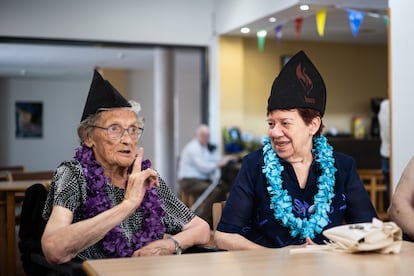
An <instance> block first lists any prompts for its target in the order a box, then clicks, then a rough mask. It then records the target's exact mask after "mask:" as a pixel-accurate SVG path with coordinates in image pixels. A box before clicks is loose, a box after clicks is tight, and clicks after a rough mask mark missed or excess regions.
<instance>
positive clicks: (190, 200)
mask: <svg viewBox="0 0 414 276" xmlns="http://www.w3.org/2000/svg"><path fill="white" fill-rule="evenodd" d="M180 200H181V201H182V202H183V203H184V204H185V205H186V206H187V207H189V208H190V207H191V206H193V204H194V202H195V198H194V195H192V194H188V193H186V192H180Z"/></svg>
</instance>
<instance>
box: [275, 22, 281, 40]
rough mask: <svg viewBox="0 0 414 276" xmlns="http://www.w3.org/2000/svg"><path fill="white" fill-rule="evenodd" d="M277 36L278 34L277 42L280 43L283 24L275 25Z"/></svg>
mask: <svg viewBox="0 0 414 276" xmlns="http://www.w3.org/2000/svg"><path fill="white" fill-rule="evenodd" d="M275 36H276V42H277V44H279V43H280V41H281V40H282V36H283V25H277V26H276V27H275Z"/></svg>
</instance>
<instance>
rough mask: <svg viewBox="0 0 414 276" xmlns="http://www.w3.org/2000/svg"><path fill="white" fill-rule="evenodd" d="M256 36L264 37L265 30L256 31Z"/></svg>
mask: <svg viewBox="0 0 414 276" xmlns="http://www.w3.org/2000/svg"><path fill="white" fill-rule="evenodd" d="M256 35H257V36H258V37H265V36H266V35H267V32H266V31H264V30H263V31H258V32H257V34H256Z"/></svg>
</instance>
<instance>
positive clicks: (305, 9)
mask: <svg viewBox="0 0 414 276" xmlns="http://www.w3.org/2000/svg"><path fill="white" fill-rule="evenodd" d="M299 9H300V10H302V11H308V10H309V5H300V7H299Z"/></svg>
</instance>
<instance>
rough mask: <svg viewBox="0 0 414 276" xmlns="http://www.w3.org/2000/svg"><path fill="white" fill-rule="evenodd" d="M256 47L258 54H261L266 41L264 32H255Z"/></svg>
mask: <svg viewBox="0 0 414 276" xmlns="http://www.w3.org/2000/svg"><path fill="white" fill-rule="evenodd" d="M256 35H257V47H258V49H259V52H263V49H264V45H265V41H266V35H267V32H266V31H259V32H257V34H256Z"/></svg>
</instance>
